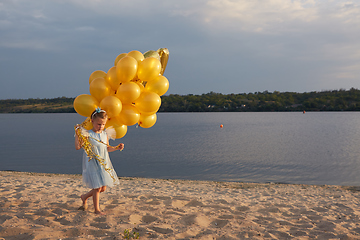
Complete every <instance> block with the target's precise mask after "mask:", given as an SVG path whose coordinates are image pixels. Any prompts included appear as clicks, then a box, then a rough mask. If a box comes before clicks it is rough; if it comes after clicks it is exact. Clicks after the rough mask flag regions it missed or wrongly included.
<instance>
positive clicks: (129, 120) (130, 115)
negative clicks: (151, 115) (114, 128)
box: [116, 104, 140, 126]
mask: <svg viewBox="0 0 360 240" xmlns="http://www.w3.org/2000/svg"><path fill="white" fill-rule="evenodd" d="M116 118H117V119H118V121H119V122H120V123H122V124H124V125H127V126H132V125H134V124H136V123H138V122H139V119H140V112H139V111H138V110H137V109H136V107H135V106H133V105H129V104H124V105H123V107H122V110H121V113H120V114H119V116H117V117H116Z"/></svg>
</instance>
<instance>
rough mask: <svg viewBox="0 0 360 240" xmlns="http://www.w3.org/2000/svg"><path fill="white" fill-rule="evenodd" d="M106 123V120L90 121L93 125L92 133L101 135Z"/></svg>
mask: <svg viewBox="0 0 360 240" xmlns="http://www.w3.org/2000/svg"><path fill="white" fill-rule="evenodd" d="M106 121H107V119H106V118H99V117H97V118H95V119H92V120H91V122H92V124H93V131H94V132H95V133H101V132H102V131H103V130H104V128H105V124H106Z"/></svg>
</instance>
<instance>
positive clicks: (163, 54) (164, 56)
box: [157, 48, 169, 75]
mask: <svg viewBox="0 0 360 240" xmlns="http://www.w3.org/2000/svg"><path fill="white" fill-rule="evenodd" d="M157 52H158V54H159V56H160V62H161V72H160V74H161V75H163V74H164V72H165V68H166V65H167V62H168V60H169V50H168V49H167V48H159V49H158V50H157Z"/></svg>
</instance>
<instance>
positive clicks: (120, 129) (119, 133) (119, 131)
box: [105, 118, 127, 139]
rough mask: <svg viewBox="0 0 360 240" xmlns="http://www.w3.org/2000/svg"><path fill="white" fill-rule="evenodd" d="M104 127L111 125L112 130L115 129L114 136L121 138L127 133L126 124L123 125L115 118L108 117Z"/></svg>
mask: <svg viewBox="0 0 360 240" xmlns="http://www.w3.org/2000/svg"><path fill="white" fill-rule="evenodd" d="M105 127H106V128H108V127H113V128H114V130H115V131H116V138H117V139H118V138H122V137H124V136H125V135H126V133H127V126H126V125H123V124H121V123H119V122H118V121H117V120H116V118H110V119H109V120H108V121H107V123H106V125H105Z"/></svg>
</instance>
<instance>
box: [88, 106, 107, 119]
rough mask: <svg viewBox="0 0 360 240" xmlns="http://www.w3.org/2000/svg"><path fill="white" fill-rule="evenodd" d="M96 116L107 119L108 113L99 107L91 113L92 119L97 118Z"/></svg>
mask: <svg viewBox="0 0 360 240" xmlns="http://www.w3.org/2000/svg"><path fill="white" fill-rule="evenodd" d="M95 118H102V119H106V118H107V114H106V112H105V110H102V109H98V108H97V109H96V110H95V111H93V113H92V114H91V119H95Z"/></svg>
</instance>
